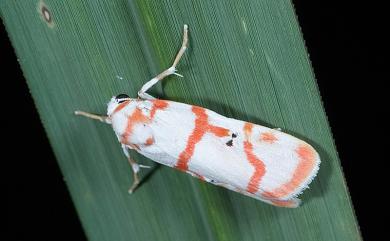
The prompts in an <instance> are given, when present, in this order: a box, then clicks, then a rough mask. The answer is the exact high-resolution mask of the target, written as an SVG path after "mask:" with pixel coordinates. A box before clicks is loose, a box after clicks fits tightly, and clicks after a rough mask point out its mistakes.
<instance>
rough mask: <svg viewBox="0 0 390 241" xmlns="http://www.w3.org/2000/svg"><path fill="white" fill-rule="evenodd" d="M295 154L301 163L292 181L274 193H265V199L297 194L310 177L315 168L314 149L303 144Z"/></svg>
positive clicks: (273, 191)
mask: <svg viewBox="0 0 390 241" xmlns="http://www.w3.org/2000/svg"><path fill="white" fill-rule="evenodd" d="M295 152H296V153H297V154H298V157H299V162H298V165H297V167H296V168H295V170H294V173H293V176H292V178H291V180H290V181H288V182H286V183H285V184H283V185H281V186H280V187H278V188H276V189H274V190H272V191H268V192H264V193H263V196H264V197H268V198H282V197H285V196H287V195H289V194H291V193H293V192H295V191H296V190H297V188H299V187H300V185H301V184H302V182H304V181H305V180H306V179H307V178H308V177H309V175H310V173H311V172H312V170H313V168H314V167H315V161H316V160H315V158H316V156H315V151H314V149H313V148H312V147H311V146H309V145H307V144H301V145H299V146H298V148H297V149H296V150H295Z"/></svg>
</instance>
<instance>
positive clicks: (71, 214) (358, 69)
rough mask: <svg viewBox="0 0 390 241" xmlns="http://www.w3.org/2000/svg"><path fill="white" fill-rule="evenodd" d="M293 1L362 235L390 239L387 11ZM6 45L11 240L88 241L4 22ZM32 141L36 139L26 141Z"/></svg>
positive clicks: (5, 117)
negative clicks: (388, 216) (389, 215)
mask: <svg viewBox="0 0 390 241" xmlns="http://www.w3.org/2000/svg"><path fill="white" fill-rule="evenodd" d="M293 2H294V4H295V8H296V12H297V15H298V20H299V22H300V25H301V28H302V32H303V35H304V39H305V41H306V46H307V48H308V52H309V54H310V59H311V61H312V65H313V68H314V72H315V75H316V78H317V82H318V85H319V88H320V92H321V95H322V100H323V102H324V105H325V109H326V113H327V115H328V119H329V122H330V125H331V127H332V131H333V135H334V138H335V141H336V145H337V149H338V152H339V155H340V159H341V162H342V166H343V170H344V173H345V177H346V180H347V184H348V187H349V190H350V193H351V196H352V201H353V204H354V208H355V212H356V215H357V218H358V222H359V225H360V228H361V232H362V236H363V238H364V240H374V239H375V240H381V239H386V238H385V237H387V236H382V235H380V234H382V233H384V231H385V230H386V229H385V225H386V223H385V221H382V219H383V218H382V217H383V216H384V215H385V210H386V212H387V209H388V208H387V206H389V204H388V202H387V200H388V199H387V197H385V196H384V195H386V191H387V190H389V189H388V188H384V187H383V186H384V184H385V177H386V173H385V169H386V166H387V165H386V164H387V163H386V162H387V161H388V160H389V158H385V155H384V154H385V150H386V149H385V148H386V147H387V145H388V144H389V143H388V141H387V142H385V141H384V138H383V137H384V136H385V133H387V132H388V131H387V129H388V126H387V124H388V121H386V123H385V119H386V114H389V108H388V103H385V101H386V100H388V98H386V95H385V93H387V92H388V91H387V90H388V88H387V87H385V83H386V82H388V81H389V77H388V76H389V73H385V71H386V70H387V69H385V63H386V59H385V58H386V57H387V56H386V55H385V51H384V47H385V46H386V44H388V43H389V42H388V41H386V40H385V39H384V38H385V34H386V32H388V29H389V26H387V30H386V28H385V26H383V25H386V22H385V19H386V16H385V15H384V14H383V13H381V10H382V9H386V8H384V6H378V5H373V4H372V3H371V2H367V3H370V4H362V3H359V2H357V1H335V2H331V1H318V0H311V1H304V0H295V1H293ZM341 2H342V3H341ZM386 21H388V19H387V20H386ZM387 25H388V24H387ZM1 41H2V42H1V52H0V59H1V69H2V71H1V72H2V83H3V85H2V86H4V89H2V91H1V93H2V98H3V101H2V103H3V105H6V110H4V112H3V117H2V121H5V124H3V125H2V130H5V132H6V135H2V136H3V140H4V141H6V142H7V144H6V145H5V148H3V147H4V144H3V145H2V149H4V150H5V151H6V153H5V155H4V156H6V155H7V152H9V153H10V154H11V155H12V156H10V157H6V158H2V160H3V163H6V168H5V169H3V171H5V173H6V175H4V176H5V179H6V186H7V195H6V197H7V206H6V209H7V216H6V219H7V220H6V222H7V225H8V226H9V227H7V230H8V238H7V239H8V240H59V237H60V239H61V240H86V237H85V235H84V233H83V231H82V228H81V224H80V222H79V220H78V217H77V214H76V212H75V209H74V207H73V204H72V201H71V199H70V196H69V193H68V191H67V188H66V186H65V183H64V182H63V180H62V175H61V173H60V171H59V168H58V166H57V163H56V160H55V158H54V155H53V153H52V151H51V149H50V145H49V142H48V140H47V138H46V135H45V133H44V130H43V128H42V126H41V123H40V120H39V117H38V115H37V113H36V110H35V107H34V104H33V101H32V99H31V96H30V94H29V91H28V88H27V85H26V82H25V80H24V78H23V74H22V72H21V70H20V68H19V65H18V62H17V61H16V56H15V54H14V51H13V48H12V46H11V44H10V42H9V40H8V37H7V34H6V32H5V30H4V26H3V25H1ZM386 65H387V66H388V61H387V64H386ZM386 72H388V71H386ZM2 133H3V131H2ZM30 136H31V137H34V138H33V139H34V142H33V143H31V142H24V141H26V137H30ZM385 145H386V146H385ZM387 148H389V147H387ZM58 234H60V236H58Z"/></svg>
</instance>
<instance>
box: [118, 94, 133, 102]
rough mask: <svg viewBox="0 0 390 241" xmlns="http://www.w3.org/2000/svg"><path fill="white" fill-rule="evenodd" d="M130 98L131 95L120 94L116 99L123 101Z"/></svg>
mask: <svg viewBox="0 0 390 241" xmlns="http://www.w3.org/2000/svg"><path fill="white" fill-rule="evenodd" d="M128 98H130V97H129V96H128V95H126V94H120V95H117V96H115V99H116V101H118V103H122V102H123V101H126V100H127V99H128Z"/></svg>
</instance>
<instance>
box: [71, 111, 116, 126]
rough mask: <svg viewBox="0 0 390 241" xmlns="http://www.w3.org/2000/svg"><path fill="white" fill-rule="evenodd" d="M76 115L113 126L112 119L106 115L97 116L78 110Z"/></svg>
mask: <svg viewBox="0 0 390 241" xmlns="http://www.w3.org/2000/svg"><path fill="white" fill-rule="evenodd" d="M74 114H75V115H81V116H85V117H87V118H90V119H94V120H98V121H101V122H104V123H107V124H111V119H110V118H109V117H108V116H105V115H95V114H91V113H88V112H84V111H80V110H76V111H75V112H74Z"/></svg>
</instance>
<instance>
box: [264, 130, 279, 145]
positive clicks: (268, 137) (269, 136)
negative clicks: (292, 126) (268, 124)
mask: <svg viewBox="0 0 390 241" xmlns="http://www.w3.org/2000/svg"><path fill="white" fill-rule="evenodd" d="M260 140H261V141H265V142H268V143H270V144H272V143H274V142H275V141H277V140H278V138H276V136H275V135H274V134H273V133H272V132H263V133H261V134H260Z"/></svg>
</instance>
